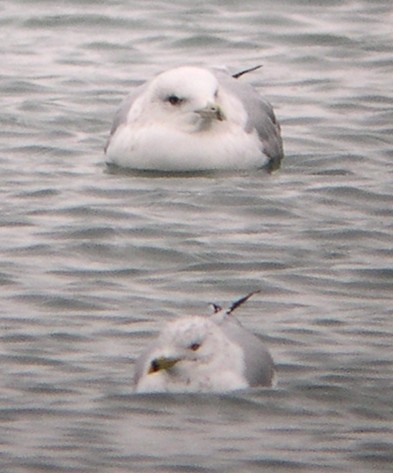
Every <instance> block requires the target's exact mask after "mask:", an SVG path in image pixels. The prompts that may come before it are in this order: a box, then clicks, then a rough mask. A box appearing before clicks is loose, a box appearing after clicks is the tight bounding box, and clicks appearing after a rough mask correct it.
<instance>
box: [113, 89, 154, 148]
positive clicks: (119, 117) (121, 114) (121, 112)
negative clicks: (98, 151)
mask: <svg viewBox="0 0 393 473" xmlns="http://www.w3.org/2000/svg"><path fill="white" fill-rule="evenodd" d="M145 88H146V85H145V84H143V85H140V86H139V87H137V88H136V89H135V90H134V91H133V92H131V94H129V95H128V96H127V97H126V98H125V99H124V100H123V101H122V103H121V104H120V107H119V108H118V110H117V112H116V113H115V116H114V118H113V122H112V128H111V131H110V134H109V138H108V140H107V142H106V145H105V152H106V150H107V149H108V146H109V142H110V140H111V138H112V136H113V135H114V134H115V132H116V130H117V129H118V128H119V126H120V125H122V124H123V123H126V121H127V116H128V112H129V111H130V109H131V107H132V105H133V103H134V102H135V100H136V99H137V98H138V97H139V96H140V95H141V94H142V93H143V91H144V90H145Z"/></svg>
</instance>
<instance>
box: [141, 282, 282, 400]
mask: <svg viewBox="0 0 393 473" xmlns="http://www.w3.org/2000/svg"><path fill="white" fill-rule="evenodd" d="M256 292H259V291H256ZM253 294H255V292H252V293H250V294H248V295H247V296H245V297H242V298H241V299H239V300H238V301H236V302H234V303H233V304H232V305H231V306H230V307H229V309H227V310H225V309H223V308H222V307H221V306H218V305H216V304H214V305H213V308H214V313H213V315H211V316H210V317H203V316H198V315H193V316H186V317H181V318H180V319H177V320H173V321H170V322H168V323H167V324H166V325H165V326H164V328H163V329H162V331H161V332H160V333H159V335H158V337H157V338H156V339H155V340H154V341H153V342H152V343H151V344H150V345H149V346H148V347H147V348H146V349H145V351H144V352H143V353H142V354H141V355H140V356H139V358H138V359H137V361H136V367H135V390H136V391H137V392H226V391H233V390H238V389H244V388H247V387H255V386H267V387H268V386H272V384H273V381H274V375H275V369H274V363H273V359H272V357H271V355H270V353H269V351H268V349H267V348H266V347H265V345H264V344H263V342H262V341H261V339H260V338H258V337H257V336H256V335H254V334H253V333H251V332H249V331H248V330H246V329H245V328H244V327H243V326H242V325H241V324H240V323H239V322H238V320H237V319H235V318H234V316H233V315H232V312H233V311H234V310H235V309H237V308H238V307H239V306H240V305H241V304H243V303H244V302H245V301H247V300H248V299H249V298H250V297H251V296H252V295H253Z"/></svg>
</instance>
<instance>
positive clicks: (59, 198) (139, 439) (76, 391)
mask: <svg viewBox="0 0 393 473" xmlns="http://www.w3.org/2000/svg"><path fill="white" fill-rule="evenodd" d="M0 24H1V29H0V31H1V33H0V34H1V42H2V43H1V44H2V46H1V47H2V51H3V56H2V57H3V61H2V71H1V77H0V89H1V103H2V106H1V114H0V120H1V131H0V133H1V135H0V136H1V152H0V168H1V174H0V175H1V177H0V179H1V187H0V192H1V204H0V209H1V213H0V219H1V220H0V222H1V228H0V254H1V259H0V285H1V296H0V312H1V328H2V330H1V387H2V389H1V394H0V419H1V430H0V444H1V450H2V453H1V456H0V465H1V471H4V472H6V473H22V472H23V473H37V472H39V473H41V472H47V471H56V472H77V473H90V472H96V471H100V472H104V471H105V472H107V473H123V472H139V471H140V472H150V471H155V472H156V471H160V472H176V471H177V472H185V471H186V472H221V471H222V472H224V471H225V472H235V471H239V470H241V471H247V472H254V471H255V472H257V471H266V472H278V471H279V472H292V471H295V472H299V471H301V472H310V473H311V472H317V471H326V472H348V473H349V472H353V471H358V472H365V473H366V472H367V473H368V472H370V471H378V472H387V471H391V464H392V462H393V453H392V452H393V436H392V433H393V428H392V420H393V401H392V394H391V393H392V377H393V376H392V375H393V369H392V361H393V350H392V335H393V333H392V332H393V322H392V312H393V307H392V300H393V269H392V268H393V266H392V263H393V259H392V256H393V248H392V241H393V239H392V233H393V232H392V230H393V222H392V217H393V210H392V209H393V195H392V194H393V193H392V190H393V189H392V175H393V164H392V157H393V146H392V141H393V140H392V134H393V127H392V123H393V112H392V104H393V95H392V73H393V59H392V57H393V56H392V52H393V46H392V44H393V33H392V27H391V25H392V24H393V8H392V6H391V2H390V1H389V0H380V1H375V0H373V1H366V0H364V1H361V0H359V1H344V0H342V1H340V0H336V1H329V2H328V1H325V2H322V1H317V0H315V1H313V0H309V1H306V0H303V1H295V2H294V1H290V0H279V1H268V0H265V1H257V0H249V1H244V2H233V1H225V2H224V1H219V0H215V1H210V2H194V3H192V4H191V3H190V2H186V1H173V2H162V1H158V0H157V1H150V2H142V1H130V2H126V1H125V0H118V1H116V2H95V1H89V0H78V1H63V2H60V1H59V2H56V3H54V2H49V1H45V0H37V1H33V0H30V1H27V0H24V1H23V0H12V1H11V0H3V2H2V4H1V6H0ZM185 62H193V63H202V64H209V65H210V64H227V65H229V66H230V67H231V68H232V70H234V71H238V70H242V69H244V68H247V67H252V66H254V65H256V64H263V69H262V70H261V71H258V72H255V73H252V74H249V75H248V76H245V77H244V78H242V80H247V81H251V82H252V83H253V84H254V85H255V86H256V87H258V89H259V90H261V91H263V93H264V94H265V95H266V96H268V97H269V99H270V101H271V102H272V103H273V104H274V107H275V110H276V112H277V115H278V117H279V119H280V121H281V123H282V128H283V137H284V144H285V149H286V159H285V161H284V162H283V166H282V168H281V169H280V170H279V171H278V172H276V173H275V174H273V175H271V176H268V175H266V174H264V173H259V172H248V173H235V174H229V175H228V174H226V175H207V176H200V175H191V176H188V177H185V176H178V175H177V176H165V175H159V174H158V175H155V176H145V175H135V174H134V175H132V174H126V173H116V174H115V173H110V172H108V171H107V170H106V168H105V166H104V164H103V151H102V150H103V146H104V144H105V140H106V137H107V135H108V131H109V128H110V124H111V120H112V117H113V114H114V111H115V109H116V108H117V106H118V104H119V102H120V100H121V99H122V98H123V97H124V96H125V95H126V94H127V93H128V91H129V90H130V89H131V88H132V87H133V86H134V85H135V84H138V83H140V82H141V81H143V80H144V79H145V78H149V77H151V76H152V75H153V74H155V73H156V72H159V71H161V70H162V69H165V68H166V67H169V66H173V65H177V64H182V63H185ZM256 288H261V289H262V293H261V294H259V295H258V296H255V297H254V298H253V299H252V300H250V301H249V302H248V303H247V305H246V306H244V307H242V308H241V309H239V312H238V317H239V318H240V319H241V320H242V322H243V324H244V325H245V326H246V327H247V328H249V329H250V330H253V331H254V332H256V333H258V334H260V335H262V336H263V337H264V339H265V342H266V343H267V345H268V346H269V348H270V350H271V352H272V354H273V357H274V359H275V361H276V364H277V369H278V376H279V379H278V384H277V387H276V388H274V389H254V390H247V391H244V392H236V393H230V394H226V395H209V394H205V395H198V394H196V395H160V394H158V395H135V394H134V393H133V392H132V375H133V361H134V360H135V358H136V356H137V355H138V353H139V352H140V350H141V349H142V347H143V346H144V345H145V344H146V342H148V341H149V340H150V339H151V337H152V336H153V335H154V334H155V333H156V331H157V330H158V329H159V327H160V325H161V323H162V321H164V320H169V319H171V318H174V317H177V316H181V315H184V314H186V313H187V314H190V313H197V314H203V313H205V312H207V310H208V309H207V303H208V302H211V301H214V302H218V303H229V302H230V301H231V300H234V299H236V298H238V297H240V296H242V295H244V294H246V293H247V292H249V291H251V290H254V289H256Z"/></svg>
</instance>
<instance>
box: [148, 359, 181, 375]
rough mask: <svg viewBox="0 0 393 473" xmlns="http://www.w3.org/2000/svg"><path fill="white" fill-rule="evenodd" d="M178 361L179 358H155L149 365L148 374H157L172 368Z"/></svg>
mask: <svg viewBox="0 0 393 473" xmlns="http://www.w3.org/2000/svg"><path fill="white" fill-rule="evenodd" d="M178 361H180V359H179V358H165V356H162V357H161V358H155V359H154V360H153V361H152V362H151V363H150V368H149V371H148V374H151V373H157V371H161V370H168V369H169V368H172V366H174V365H175V364H176V363H177V362H178Z"/></svg>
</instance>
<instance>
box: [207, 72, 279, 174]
mask: <svg viewBox="0 0 393 473" xmlns="http://www.w3.org/2000/svg"><path fill="white" fill-rule="evenodd" d="M213 73H214V74H215V75H216V77H217V79H218V81H219V83H220V86H221V87H223V88H224V89H226V90H227V91H228V92H230V93H232V94H235V95H236V96H237V97H238V99H239V100H240V101H241V102H242V104H243V106H244V108H245V110H246V112H247V114H248V123H247V126H246V130H247V131H249V132H251V131H252V130H253V129H255V130H256V131H257V133H258V136H259V139H260V140H261V145H262V150H263V152H264V153H265V154H266V156H268V157H269V158H270V163H269V169H270V170H274V169H277V168H279V167H280V163H281V160H282V159H283V157H284V150H283V144H282V138H281V128H280V124H279V123H278V121H277V119H276V116H275V114H274V111H273V108H272V106H271V105H270V103H269V102H268V101H267V100H266V99H264V98H263V97H261V95H260V94H259V93H258V92H257V91H256V90H255V89H254V88H253V87H252V86H251V85H250V84H247V83H245V82H242V81H240V80H237V79H234V78H233V77H232V76H231V75H230V74H228V73H226V72H224V71H221V70H214V71H213Z"/></svg>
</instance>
